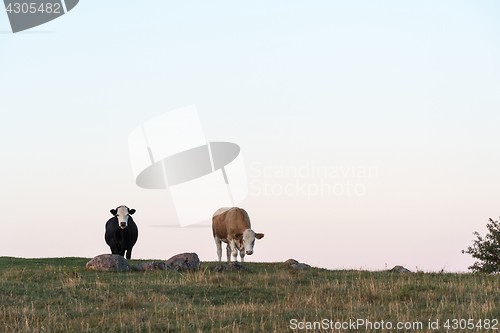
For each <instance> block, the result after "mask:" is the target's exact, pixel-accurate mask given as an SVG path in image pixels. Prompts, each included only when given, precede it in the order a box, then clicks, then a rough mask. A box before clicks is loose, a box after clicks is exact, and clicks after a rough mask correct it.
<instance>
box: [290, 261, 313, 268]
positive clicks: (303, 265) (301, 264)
mask: <svg viewBox="0 0 500 333" xmlns="http://www.w3.org/2000/svg"><path fill="white" fill-rule="evenodd" d="M290 267H291V268H295V269H309V268H311V266H309V265H308V264H304V263H301V262H299V263H298V264H291V265H290Z"/></svg>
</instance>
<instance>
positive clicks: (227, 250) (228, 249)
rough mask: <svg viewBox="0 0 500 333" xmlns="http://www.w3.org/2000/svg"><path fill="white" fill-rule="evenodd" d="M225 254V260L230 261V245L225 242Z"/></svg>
mask: <svg viewBox="0 0 500 333" xmlns="http://www.w3.org/2000/svg"><path fill="white" fill-rule="evenodd" d="M226 254H227V262H230V261H231V246H229V243H228V244H226Z"/></svg>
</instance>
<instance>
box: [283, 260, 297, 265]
mask: <svg viewBox="0 0 500 333" xmlns="http://www.w3.org/2000/svg"><path fill="white" fill-rule="evenodd" d="M285 263H287V264H298V263H299V262H298V261H297V260H295V259H288V260H287V261H285Z"/></svg>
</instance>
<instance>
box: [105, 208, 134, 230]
mask: <svg viewBox="0 0 500 333" xmlns="http://www.w3.org/2000/svg"><path fill="white" fill-rule="evenodd" d="M110 212H111V214H113V215H114V216H116V218H117V219H118V226H120V228H122V229H125V228H126V227H127V226H128V217H129V216H130V215H132V214H134V213H135V209H129V208H128V207H127V206H120V207H118V208H116V209H111V210H110Z"/></svg>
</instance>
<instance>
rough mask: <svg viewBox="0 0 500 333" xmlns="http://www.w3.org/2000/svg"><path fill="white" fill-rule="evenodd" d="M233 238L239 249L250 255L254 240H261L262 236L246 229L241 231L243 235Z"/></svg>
mask: <svg viewBox="0 0 500 333" xmlns="http://www.w3.org/2000/svg"><path fill="white" fill-rule="evenodd" d="M234 237H235V238H236V239H237V240H238V243H239V244H240V249H245V253H246V254H248V255H251V254H253V245H254V244H255V239H256V238H257V239H261V238H262V237H264V234H261V233H256V232H254V231H253V230H252V229H247V230H245V231H243V233H238V234H235V235H234Z"/></svg>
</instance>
